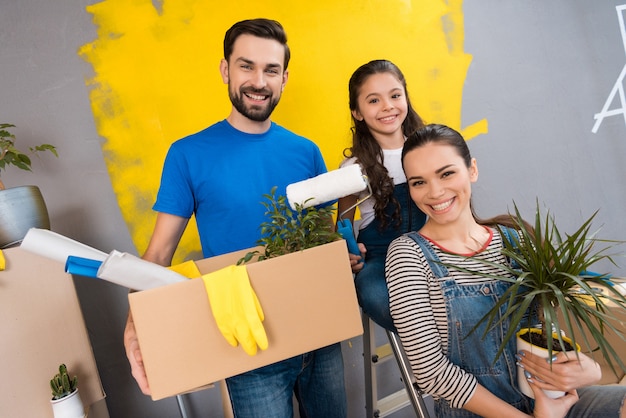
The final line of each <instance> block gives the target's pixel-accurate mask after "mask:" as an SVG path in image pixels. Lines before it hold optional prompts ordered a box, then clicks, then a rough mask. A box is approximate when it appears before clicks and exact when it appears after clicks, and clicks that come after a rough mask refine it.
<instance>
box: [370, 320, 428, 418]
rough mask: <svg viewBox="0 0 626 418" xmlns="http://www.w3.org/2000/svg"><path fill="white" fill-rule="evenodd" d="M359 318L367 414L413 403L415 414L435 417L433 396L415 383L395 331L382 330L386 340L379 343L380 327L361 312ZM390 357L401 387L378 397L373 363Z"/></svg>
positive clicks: (377, 417)
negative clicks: (377, 335) (361, 327)
mask: <svg viewBox="0 0 626 418" xmlns="http://www.w3.org/2000/svg"><path fill="white" fill-rule="evenodd" d="M362 319H363V361H364V364H363V368H364V372H365V411H366V417H367V418H383V417H386V416H389V415H391V414H393V413H394V412H397V411H399V410H401V409H404V408H407V407H412V408H413V410H414V411H415V416H416V417H417V418H435V413H434V403H433V400H432V397H431V396H430V395H426V394H424V393H423V392H422V391H421V390H420V389H419V387H418V386H417V384H416V382H415V378H414V377H413V373H412V371H411V367H410V365H409V362H408V360H407V358H406V355H405V354H404V350H403V349H402V345H401V343H400V338H399V337H398V335H397V334H396V333H394V332H391V331H389V330H385V333H386V334H387V339H388V340H389V343H386V344H383V345H380V346H379V345H377V342H376V328H380V329H382V327H379V326H378V325H377V324H376V323H375V322H374V321H372V320H371V319H370V318H369V317H368V316H367V315H365V314H362ZM393 358H395V360H396V362H397V364H398V367H399V369H400V375H401V379H402V382H403V383H404V388H403V389H401V390H399V391H397V392H394V393H392V394H390V395H388V396H385V397H383V398H381V399H379V398H378V376H377V373H376V367H377V366H380V365H381V364H383V363H384V362H386V361H388V360H391V359H393Z"/></svg>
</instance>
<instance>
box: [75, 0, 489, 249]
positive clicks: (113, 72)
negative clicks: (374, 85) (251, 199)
mask: <svg viewBox="0 0 626 418" xmlns="http://www.w3.org/2000/svg"><path fill="white" fill-rule="evenodd" d="M414 3H417V4H414ZM417 6H419V7H417ZM87 11H88V12H89V13H91V14H92V15H93V19H94V23H95V24H96V25H97V30H98V39H96V40H94V41H93V42H92V43H89V44H87V45H84V46H83V47H82V48H81V49H80V51H79V54H80V55H81V56H82V57H83V58H84V59H85V60H87V61H88V62H90V63H91V64H92V65H93V68H94V74H95V76H94V78H93V79H92V80H89V81H88V85H89V86H90V87H91V92H90V98H91V104H92V110H93V114H94V117H95V119H96V122H97V123H96V125H97V127H98V131H99V133H100V135H101V136H102V137H104V138H105V142H104V144H103V150H104V155H105V156H106V163H107V166H108V169H109V176H110V178H111V182H112V184H113V188H114V191H115V193H116V195H117V200H118V203H119V207H120V209H121V211H122V214H123V216H124V219H125V221H126V223H127V225H128V227H129V230H130V232H131V236H132V238H133V241H134V243H135V245H136V247H137V249H138V251H139V252H142V251H143V250H144V249H145V248H146V246H147V244H148V242H147V240H148V237H149V236H150V234H151V230H152V227H153V225H154V214H153V213H152V212H151V211H150V206H151V205H152V202H153V200H154V195H155V192H156V189H157V187H158V180H159V176H160V169H161V165H162V163H163V158H164V156H165V153H166V150H167V148H168V146H169V144H170V143H171V142H173V141H174V140H175V139H177V138H180V137H182V136H185V135H188V134H190V133H193V132H197V131H198V130H200V129H202V128H203V127H205V126H206V125H207V124H208V123H209V122H210V121H213V120H215V119H216V118H219V115H224V116H226V112H227V110H228V108H229V103H228V101H227V99H226V97H224V96H225V95H220V94H217V92H219V91H220V89H223V88H225V87H224V86H223V85H222V84H221V82H222V81H223V80H220V79H219V78H218V77H213V72H211V71H210V69H211V68H215V65H216V64H217V63H219V62H220V59H222V58H223V57H222V52H221V46H222V45H221V39H222V38H223V34H224V31H225V30H226V29H227V28H228V27H229V26H230V24H231V23H232V22H235V21H238V20H241V19H245V18H249V17H250V16H268V17H271V16H280V21H281V23H282V24H283V25H284V26H285V28H286V30H287V32H288V33H289V38H290V44H291V48H292V49H294V50H295V51H297V54H295V55H294V59H293V60H292V62H290V64H289V70H290V73H291V74H293V76H292V77H290V82H289V85H288V89H287V90H285V91H286V92H288V93H289V94H286V95H285V97H283V98H282V101H283V105H282V106H279V107H278V108H276V111H275V113H274V120H275V121H277V122H278V123H281V124H283V125H285V126H286V127H288V128H290V129H291V130H294V131H295V132H297V133H299V134H302V135H305V136H307V137H309V138H312V139H313V140H314V141H315V142H316V143H317V144H318V145H319V146H320V148H321V150H322V153H323V154H324V156H325V159H326V162H327V165H328V167H330V168H333V167H336V166H337V165H338V163H339V158H340V155H341V150H342V149H343V148H345V146H346V143H347V139H348V133H349V126H348V123H349V122H348V120H346V118H345V96H344V94H341V93H340V92H343V91H345V85H346V80H347V77H348V75H349V74H350V73H351V72H352V71H353V70H354V68H355V67H356V66H357V65H358V64H359V63H362V62H367V61H369V60H371V59H374V58H381V57H383V58H389V59H392V60H393V59H396V58H397V59H398V60H401V61H402V63H401V64H402V67H403V69H404V71H405V72H407V73H410V74H411V86H412V88H413V89H415V90H416V91H419V92H420V94H418V95H415V98H416V103H414V105H415V106H416V108H419V109H420V112H421V113H422V115H423V117H424V118H425V119H426V120H437V121H442V122H445V123H448V124H450V125H452V126H460V124H461V119H460V114H461V99H462V94H463V92H462V86H463V84H464V80H465V76H466V71H467V68H468V64H469V61H470V60H471V57H470V55H468V54H465V53H462V52H460V51H462V49H463V13H462V10H461V4H460V3H459V2H447V1H444V0H437V1H428V2H407V1H404V0H390V1H386V2H385V3H384V7H383V6H381V5H380V3H377V2H369V3H365V4H364V3H363V2H362V1H360V0H348V1H344V2H339V3H337V2H334V3H333V2H323V3H319V4H318V3H308V2H305V3H293V2H291V3H286V2H284V1H283V0H269V1H264V2H257V1H255V0H235V1H234V2H230V3H228V4H226V3H224V4H221V3H214V2H204V1H198V0H180V1H175V2H166V3H163V8H162V10H161V11H160V12H159V11H157V10H155V8H154V6H153V5H152V2H151V1H150V0H145V1H135V2H123V1H116V0H104V1H102V2H99V3H96V4H93V5H90V6H88V7H87ZM244 11H245V12H244ZM303 16H307V20H306V24H304V22H303V20H302V19H303ZM346 16H350V19H346ZM444 19H445V21H446V26H445V27H446V29H445V30H444V25H443V20H444ZM373 21H376V22H377V25H367V31H366V32H364V31H363V27H364V23H363V22H373ZM328 28H332V30H328ZM357 33H358V34H359V35H358V36H355V34H357ZM389 39H396V40H399V41H398V42H389V41H388V40H389ZM409 45H410V48H411V54H407V53H406V49H407V46H409ZM247 64H250V63H247ZM252 64H255V65H256V63H252ZM285 67H286V66H285ZM285 69H286V68H285ZM438 69H439V70H440V71H438ZM444 69H445V71H444ZM230 70H231V74H230V77H232V76H234V74H233V73H232V68H230ZM240 70H243V68H240ZM265 70H266V71H264V74H263V79H264V80H265V82H268V83H272V84H271V85H272V87H271V90H270V87H269V85H268V86H266V87H263V88H262V90H261V92H262V94H261V95H262V96H268V95H269V94H270V91H271V96H272V97H268V98H267V99H268V100H270V101H272V100H274V99H276V98H277V97H278V96H279V95H280V94H281V84H283V85H284V82H285V81H286V76H287V74H286V73H285V72H284V71H283V75H282V77H281V76H278V78H279V79H281V82H280V83H278V85H276V86H274V85H273V83H274V81H273V78H272V76H271V75H270V74H271V73H272V72H273V71H274V69H273V68H270V67H268V68H266V69H265ZM227 76H228V75H227ZM268 80H272V81H268ZM235 93H236V95H241V94H242V92H241V91H236V92H235ZM247 93H250V92H249V91H248V92H247ZM255 93H259V92H255ZM434 97H446V100H445V101H443V102H438V101H434V100H432V98H434ZM247 99H249V105H250V106H256V104H255V103H254V101H253V100H257V99H258V97H257V98H256V99H252V97H250V95H249V96H248V97H247ZM263 100H266V99H263ZM259 106H260V107H263V108H265V105H264V104H260V103H259ZM469 131H471V132H473V134H472V135H475V134H477V133H480V132H486V121H484V120H483V121H480V122H477V123H476V124H474V125H473V126H469V127H468V132H469ZM472 135H468V136H467V137H468V139H469V138H471V137H472ZM138 158H140V160H141V164H137V159H138ZM129 184H132V185H133V187H128V185H129ZM259 205H260V203H259ZM192 223H193V220H192ZM193 229H194V228H188V230H193ZM198 248H199V244H198V239H197V236H196V235H195V234H192V233H188V232H187V233H185V236H184V237H183V240H182V243H181V246H180V247H179V250H178V253H177V260H181V259H182V258H184V257H185V256H187V255H188V254H189V253H193V252H196V251H198Z"/></svg>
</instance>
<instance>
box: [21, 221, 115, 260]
mask: <svg viewBox="0 0 626 418" xmlns="http://www.w3.org/2000/svg"><path fill="white" fill-rule="evenodd" d="M20 248H22V249H24V250H26V251H30V252H31V253H35V254H38V255H40V256H42V257H46V258H50V259H52V260H56V261H59V262H60V263H63V264H65V262H66V261H67V257H69V256H70V255H73V256H76V257H82V258H89V259H92V260H99V261H102V260H104V259H105V258H106V256H107V254H106V253H105V252H102V251H100V250H96V249H95V248H92V247H90V246H88V245H85V244H82V243H80V242H78V241H74V240H73V239H70V238H68V237H66V236H63V235H60V234H57V233H56V232H52V231H49V230H47V229H40V228H31V229H29V230H28V232H27V233H26V236H25V237H24V239H23V240H22V243H21V244H20Z"/></svg>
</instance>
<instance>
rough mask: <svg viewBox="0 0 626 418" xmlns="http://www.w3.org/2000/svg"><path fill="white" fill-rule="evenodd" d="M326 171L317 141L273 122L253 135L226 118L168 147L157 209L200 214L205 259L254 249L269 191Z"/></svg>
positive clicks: (184, 214) (186, 215) (280, 190)
mask: <svg viewBox="0 0 626 418" xmlns="http://www.w3.org/2000/svg"><path fill="white" fill-rule="evenodd" d="M324 172H326V165H325V164H324V160H323V158H322V154H321V152H320V150H319V148H318V147H317V145H315V144H314V143H313V142H311V141H309V140H308V139H306V138H303V137H301V136H298V135H296V134H294V133H292V132H289V131H288V130H286V129H284V128H282V127H281V126H279V125H276V124H275V123H272V125H271V127H270V129H269V130H268V131H267V132H265V133H263V134H248V133H244V132H240V131H238V130H236V129H235V128H233V127H232V126H231V125H230V124H229V123H228V122H227V121H221V122H218V123H216V124H214V125H212V126H210V127H208V128H207V129H205V130H203V131H201V132H198V133H196V134H193V135H191V136H189V137H186V138H183V139H181V140H179V141H176V142H175V143H174V144H172V146H171V147H170V149H169V151H168V154H167V157H166V159H165V164H164V166H163V173H162V177H161V186H160V189H159V192H158V195H157V200H156V203H155V204H154V207H153V209H154V210H155V211H158V212H164V213H168V214H172V215H177V216H181V217H183V218H189V217H191V215H192V214H194V213H195V216H196V223H197V226H198V232H199V234H200V242H201V244H202V251H203V254H204V257H213V256H216V255H220V254H224V253H228V252H232V251H237V250H241V249H244V248H249V247H254V246H256V242H257V240H258V239H259V238H261V233H260V229H259V226H260V225H261V223H262V222H264V221H266V220H267V219H266V217H265V215H264V213H265V207H264V206H263V205H262V204H261V202H262V201H265V198H264V197H263V195H264V194H268V193H270V191H271V189H272V187H274V186H277V190H276V194H277V195H285V193H286V192H285V189H286V187H287V185H288V184H291V183H295V182H298V181H300V180H304V179H307V178H310V177H315V176H317V175H318V174H322V173H324Z"/></svg>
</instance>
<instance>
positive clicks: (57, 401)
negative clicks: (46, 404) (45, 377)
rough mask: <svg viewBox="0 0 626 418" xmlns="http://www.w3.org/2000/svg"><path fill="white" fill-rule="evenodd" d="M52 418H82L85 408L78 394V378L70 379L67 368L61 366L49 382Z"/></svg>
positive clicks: (63, 365)
mask: <svg viewBox="0 0 626 418" xmlns="http://www.w3.org/2000/svg"><path fill="white" fill-rule="evenodd" d="M50 388H51V389H52V399H51V400H50V403H51V405H52V411H53V412H54V418H84V417H85V408H84V407H83V402H82V400H81V398H80V394H79V393H78V378H77V377H76V376H74V377H71V378H70V375H69V373H68V371H67V366H65V364H61V365H60V366H59V372H58V373H57V374H56V375H55V376H54V377H53V378H52V380H50Z"/></svg>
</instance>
